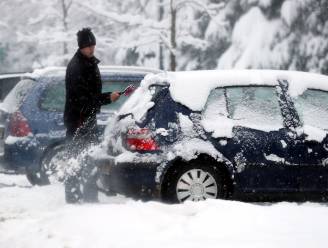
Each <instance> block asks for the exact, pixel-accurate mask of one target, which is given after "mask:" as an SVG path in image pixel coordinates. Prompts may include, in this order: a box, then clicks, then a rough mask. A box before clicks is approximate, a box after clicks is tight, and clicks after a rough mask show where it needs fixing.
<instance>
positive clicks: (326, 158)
mask: <svg viewBox="0 0 328 248" xmlns="http://www.w3.org/2000/svg"><path fill="white" fill-rule="evenodd" d="M293 100H294V103H295V108H296V110H297V112H298V114H299V116H300V120H301V127H300V131H299V133H300V138H299V139H300V142H301V143H302V144H303V146H304V152H303V153H301V152H300V154H299V164H300V170H299V184H300V191H303V192H325V191H327V190H328V136H327V133H328V92H326V91H322V90H316V89H307V90H306V91H304V93H303V94H301V95H299V96H297V97H295V98H294V99H293Z"/></svg>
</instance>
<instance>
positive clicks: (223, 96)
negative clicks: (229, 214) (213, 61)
mask: <svg viewBox="0 0 328 248" xmlns="http://www.w3.org/2000/svg"><path fill="white" fill-rule="evenodd" d="M278 87H279V86H277V87H269V86H243V87H227V88H221V89H216V90H215V91H216V92H215V91H213V92H212V93H211V95H210V97H209V99H208V102H207V106H206V108H205V109H206V111H209V110H211V109H212V110H211V111H212V114H209V113H204V119H205V120H206V116H212V117H211V118H212V119H213V120H212V129H213V130H211V129H210V128H209V126H206V125H205V129H207V131H212V132H211V133H212V135H211V139H212V142H213V143H214V144H215V146H216V147H217V149H218V150H219V151H221V152H222V153H223V154H224V155H225V156H226V157H227V158H228V159H229V160H230V161H231V162H232V163H234V165H235V168H236V174H235V181H236V182H237V184H238V185H239V186H240V189H241V190H243V191H250V192H254V191H256V192H274V191H278V190H279V191H288V192H289V191H296V190H297V189H298V184H297V176H296V175H295V172H297V168H295V166H292V164H291V163H287V162H286V161H287V158H288V149H287V147H289V146H290V143H291V142H292V138H291V137H290V134H289V133H290V129H289V128H288V127H287V126H286V123H285V122H284V116H283V115H282V112H281V111H282V109H281V103H280V101H281V99H280V98H279V97H278V96H279V94H281V91H280V90H279V91H277V89H278ZM220 91H221V92H220ZM213 96H215V97H213ZM211 98H213V99H211ZM211 101H212V102H213V103H212V104H211ZM219 102H221V104H219ZM214 103H215V104H214ZM223 103H224V104H223ZM211 105H212V107H211ZM214 105H216V106H215V107H213V106H214ZM224 105H225V107H224ZM220 108H221V110H220ZM224 108H225V110H224ZM215 115H216V116H217V117H216V118H215V117H213V116H215ZM208 118H209V117H207V119H208ZM215 119H216V121H215ZM205 123H206V121H205ZM215 123H217V124H215ZM222 123H226V124H225V125H226V127H224V125H222ZM227 124H228V125H227ZM213 126H214V128H213ZM222 129H225V130H230V131H229V132H227V131H225V132H222V131H220V130H222Z"/></svg>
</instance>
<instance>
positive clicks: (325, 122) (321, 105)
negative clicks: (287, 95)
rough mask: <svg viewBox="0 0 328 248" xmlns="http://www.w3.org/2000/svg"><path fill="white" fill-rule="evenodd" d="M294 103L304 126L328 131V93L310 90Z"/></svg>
mask: <svg viewBox="0 0 328 248" xmlns="http://www.w3.org/2000/svg"><path fill="white" fill-rule="evenodd" d="M294 103H295V107H296V110H297V112H298V114H299V116H300V118H301V121H302V122H303V124H305V125H310V126H314V127H318V128H321V129H325V130H328V92H326V91H321V90H313V89H309V90H306V91H305V92H304V93H303V94H302V95H301V96H299V97H297V98H296V99H294Z"/></svg>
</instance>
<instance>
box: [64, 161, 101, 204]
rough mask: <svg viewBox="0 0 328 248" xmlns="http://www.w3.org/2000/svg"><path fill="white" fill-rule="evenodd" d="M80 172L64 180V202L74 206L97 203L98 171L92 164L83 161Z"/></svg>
mask: <svg viewBox="0 0 328 248" xmlns="http://www.w3.org/2000/svg"><path fill="white" fill-rule="evenodd" d="M84 163H86V164H84V165H83V166H82V167H81V171H80V172H78V173H75V174H74V175H68V176H67V177H66V179H65V182H64V183H65V200H66V202H67V203H71V204H75V203H82V202H89V203H93V202H98V187H97V180H98V177H99V174H98V170H97V168H96V167H94V166H93V165H92V164H90V163H88V161H87V159H86V160H85V161H84Z"/></svg>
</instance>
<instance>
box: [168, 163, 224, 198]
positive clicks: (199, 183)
mask: <svg viewBox="0 0 328 248" xmlns="http://www.w3.org/2000/svg"><path fill="white" fill-rule="evenodd" d="M224 179H225V178H224V175H223V173H221V171H220V170H218V169H216V167H213V166H210V165H206V164H204V165H201V164H198V163H190V164H186V165H180V166H179V165H178V166H176V167H175V168H174V169H173V171H171V173H169V174H168V175H167V176H166V178H165V180H164V182H163V186H162V187H163V192H162V196H163V200H165V201H169V202H180V203H181V202H184V201H202V200H206V199H217V198H225V196H226V192H225V191H226V186H225V180H224Z"/></svg>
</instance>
